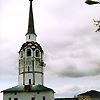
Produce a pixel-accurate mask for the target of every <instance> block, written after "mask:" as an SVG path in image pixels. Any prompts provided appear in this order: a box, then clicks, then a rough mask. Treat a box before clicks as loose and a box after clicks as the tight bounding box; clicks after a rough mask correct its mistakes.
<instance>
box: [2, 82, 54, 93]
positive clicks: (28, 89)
mask: <svg viewBox="0 0 100 100" xmlns="http://www.w3.org/2000/svg"><path fill="white" fill-rule="evenodd" d="M40 91H53V89H51V88H48V87H46V86H43V85H40V84H39V85H35V86H34V85H17V86H14V87H12V88H9V89H6V90H3V91H1V92H4V93H8V92H40ZM53 92H54V91H53Z"/></svg>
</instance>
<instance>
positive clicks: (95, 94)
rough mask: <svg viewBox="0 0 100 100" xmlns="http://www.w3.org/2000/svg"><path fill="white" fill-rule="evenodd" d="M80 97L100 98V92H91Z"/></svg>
mask: <svg viewBox="0 0 100 100" xmlns="http://www.w3.org/2000/svg"><path fill="white" fill-rule="evenodd" d="M78 96H90V97H91V98H100V92H99V91H96V90H90V91H87V92H85V93H82V94H79V95H78Z"/></svg>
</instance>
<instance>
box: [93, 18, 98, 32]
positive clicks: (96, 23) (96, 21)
mask: <svg viewBox="0 0 100 100" xmlns="http://www.w3.org/2000/svg"><path fill="white" fill-rule="evenodd" d="M93 21H94V22H95V25H96V26H97V29H96V32H100V20H93Z"/></svg>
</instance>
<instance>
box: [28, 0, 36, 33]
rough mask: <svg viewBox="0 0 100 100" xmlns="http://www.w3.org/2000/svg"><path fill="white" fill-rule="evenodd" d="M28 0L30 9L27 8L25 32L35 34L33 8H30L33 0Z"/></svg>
mask: <svg viewBox="0 0 100 100" xmlns="http://www.w3.org/2000/svg"><path fill="white" fill-rule="evenodd" d="M29 1H30V9H29V22H28V30H27V34H34V35H36V33H35V28H34V19H33V10H32V1H33V0H29ZM27 34H26V35H27Z"/></svg>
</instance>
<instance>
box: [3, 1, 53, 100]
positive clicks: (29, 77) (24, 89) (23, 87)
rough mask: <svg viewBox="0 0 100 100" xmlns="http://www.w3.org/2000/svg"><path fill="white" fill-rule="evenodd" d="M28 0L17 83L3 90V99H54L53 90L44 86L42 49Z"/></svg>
mask: <svg viewBox="0 0 100 100" xmlns="http://www.w3.org/2000/svg"><path fill="white" fill-rule="evenodd" d="M29 1H30V9H29V22H28V30H27V33H26V35H25V36H26V43H23V44H22V47H21V48H20V50H19V68H18V70H19V73H18V85H17V86H14V87H12V88H8V89H6V90H3V91H2V92H3V100H54V91H53V89H51V88H48V87H46V86H44V79H43V77H44V71H43V68H44V65H45V64H44V61H43V49H42V47H41V46H40V44H39V43H37V42H36V37H37V35H36V33H35V28H34V20H33V11H32V1H33V0H29Z"/></svg>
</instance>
